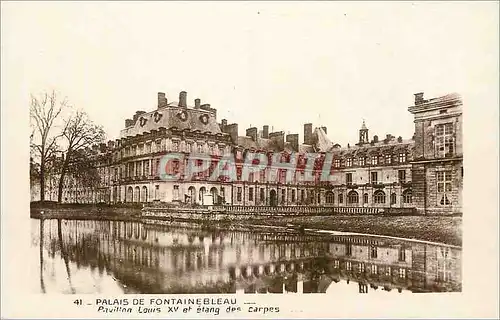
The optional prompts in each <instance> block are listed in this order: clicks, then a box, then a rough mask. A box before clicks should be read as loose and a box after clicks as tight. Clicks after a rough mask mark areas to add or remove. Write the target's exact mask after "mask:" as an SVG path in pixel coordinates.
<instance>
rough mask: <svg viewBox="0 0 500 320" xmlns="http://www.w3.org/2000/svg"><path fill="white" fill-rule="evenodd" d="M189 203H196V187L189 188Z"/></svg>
mask: <svg viewBox="0 0 500 320" xmlns="http://www.w3.org/2000/svg"><path fill="white" fill-rule="evenodd" d="M188 196H189V198H188V202H189V203H196V189H195V187H193V186H191V187H189V188H188Z"/></svg>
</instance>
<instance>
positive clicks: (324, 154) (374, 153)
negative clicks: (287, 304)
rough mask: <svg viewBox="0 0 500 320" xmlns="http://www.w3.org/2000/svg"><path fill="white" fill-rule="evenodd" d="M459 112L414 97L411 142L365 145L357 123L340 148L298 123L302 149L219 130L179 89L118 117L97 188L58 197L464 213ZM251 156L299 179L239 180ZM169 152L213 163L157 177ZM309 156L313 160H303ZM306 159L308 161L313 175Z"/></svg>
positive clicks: (293, 139) (210, 112)
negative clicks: (351, 140) (226, 166)
mask: <svg viewBox="0 0 500 320" xmlns="http://www.w3.org/2000/svg"><path fill="white" fill-rule="evenodd" d="M461 106H462V103H461V100H460V97H459V96H458V95H456V94H452V95H447V96H445V97H441V98H436V99H431V100H424V99H423V94H416V95H415V105H414V106H412V107H410V108H409V111H410V112H411V113H413V114H414V115H415V134H414V136H413V137H412V139H403V138H402V137H397V138H396V137H395V136H393V135H391V134H387V135H386V136H385V138H379V137H378V136H376V135H375V136H373V138H372V139H370V138H369V130H368V128H367V126H366V124H365V123H364V121H363V124H362V126H361V128H360V129H359V140H358V142H357V143H355V144H353V145H350V144H348V145H347V146H346V147H341V146H340V145H338V144H335V143H333V142H332V141H331V140H330V139H329V138H328V136H327V128H326V127H317V128H315V129H314V130H313V125H312V124H311V123H307V124H305V125H304V141H303V143H299V135H298V134H286V135H285V133H284V132H283V131H278V132H269V126H268V125H265V126H263V128H262V130H258V128H256V127H251V128H248V129H246V132H245V136H239V135H238V124H237V123H228V122H227V120H225V119H223V120H221V122H220V123H218V122H217V110H216V109H214V108H211V107H210V105H209V104H201V102H200V99H195V100H194V106H188V104H187V93H186V92H184V91H183V92H181V93H180V94H179V101H173V102H169V101H168V100H167V97H166V95H165V94H164V93H158V106H157V108H156V109H155V110H152V111H149V112H145V111H137V112H136V113H135V114H134V115H133V117H132V118H131V119H126V120H125V126H124V129H122V130H121V132H120V137H119V139H117V140H116V141H109V142H108V143H107V144H102V145H100V146H97V147H95V148H94V149H93V150H90V151H89V152H90V155H91V157H93V159H95V160H96V166H97V167H98V171H99V173H100V175H101V185H100V186H99V188H97V189H95V188H94V189H95V190H80V191H79V193H71V192H72V191H70V190H69V189H67V188H65V191H64V192H65V196H64V197H63V199H64V200H65V201H67V202H77V200H78V199H80V201H78V202H107V203H112V204H115V203H146V202H182V203H191V204H201V205H207V204H231V205H241V206H306V205H307V206H329V207H335V208H339V209H336V210H337V211H339V210H340V211H339V212H349V213H367V212H368V211H367V212H365V211H366V210H365V209H366V208H380V209H384V210H389V211H391V210H396V211H397V210H407V211H408V210H410V211H411V210H413V208H416V210H417V211H418V213H421V214H451V213H461V207H462V205H461V191H462V172H463V169H462V147H461V146H462V139H461V135H462V132H461V119H462V118H461ZM248 152H254V153H260V154H263V155H264V156H265V157H267V158H268V159H271V158H272V157H273V155H276V154H280V155H281V161H283V162H287V161H289V160H290V155H291V154H292V153H294V154H295V155H296V156H297V157H296V172H295V174H294V175H293V177H292V179H291V180H290V179H286V177H287V170H286V169H283V168H282V167H279V166H278V167H275V166H270V167H268V168H266V169H265V170H262V171H261V172H260V173H258V174H257V173H255V174H253V173H250V175H249V178H248V179H245V178H242V172H243V171H244V166H245V161H244V160H245V156H246V155H247V153H248ZM171 153H182V154H185V155H188V154H192V153H197V154H204V155H208V156H210V157H211V158H212V159H213V163H211V165H210V167H209V168H208V169H207V170H206V171H205V172H198V173H196V174H194V176H192V177H191V176H190V173H189V172H186V171H185V169H184V168H186V167H187V161H188V160H187V158H186V159H184V163H180V161H178V160H176V161H171V162H169V165H168V168H167V170H172V172H175V173H178V174H180V178H179V180H176V181H167V180H164V179H160V172H159V167H160V161H161V159H162V157H163V156H164V155H166V154H171ZM311 154H314V157H315V158H314V159H312V160H311V159H309V160H308V156H309V157H310V155H311ZM229 155H234V158H235V169H236V173H235V175H236V179H234V180H232V181H228V180H227V179H224V178H223V177H221V178H219V179H218V180H211V179H209V177H210V175H211V174H212V173H213V171H214V170H215V169H216V167H217V161H218V160H220V159H221V158H223V157H225V156H229ZM329 160H331V165H330V162H328V161H329ZM308 161H313V163H314V165H313V166H312V169H311V167H310V166H308ZM325 163H326V164H328V165H325ZM325 167H327V169H329V177H328V180H327V181H325V180H322V179H321V175H322V174H324V173H322V172H323V171H324V168H325ZM307 168H309V169H310V170H311V174H312V177H313V178H312V180H309V181H305V180H304V179H303V177H304V172H305V171H307V170H309V169H307ZM322 169H323V171H322ZM327 171H328V170H327ZM67 185H68V186H69V184H67ZM82 199H85V200H84V201H81V200H82ZM364 208H365V209H364ZM342 210H344V211H342ZM363 210H364V211H363Z"/></svg>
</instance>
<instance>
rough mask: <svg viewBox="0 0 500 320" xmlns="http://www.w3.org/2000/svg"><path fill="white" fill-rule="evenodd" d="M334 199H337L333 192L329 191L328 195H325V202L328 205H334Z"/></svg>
mask: <svg viewBox="0 0 500 320" xmlns="http://www.w3.org/2000/svg"><path fill="white" fill-rule="evenodd" d="M334 199H335V197H334V195H333V192H331V191H328V192H327V193H326V195H325V201H326V203H327V204H333V202H334Z"/></svg>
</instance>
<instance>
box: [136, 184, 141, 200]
mask: <svg viewBox="0 0 500 320" xmlns="http://www.w3.org/2000/svg"><path fill="white" fill-rule="evenodd" d="M140 196H141V189H140V188H139V187H135V189H134V202H139V201H141V198H140Z"/></svg>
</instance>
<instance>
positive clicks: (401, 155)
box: [399, 152, 406, 163]
mask: <svg viewBox="0 0 500 320" xmlns="http://www.w3.org/2000/svg"><path fill="white" fill-rule="evenodd" d="M405 162H406V153H404V152H400V153H399V163H405Z"/></svg>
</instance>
